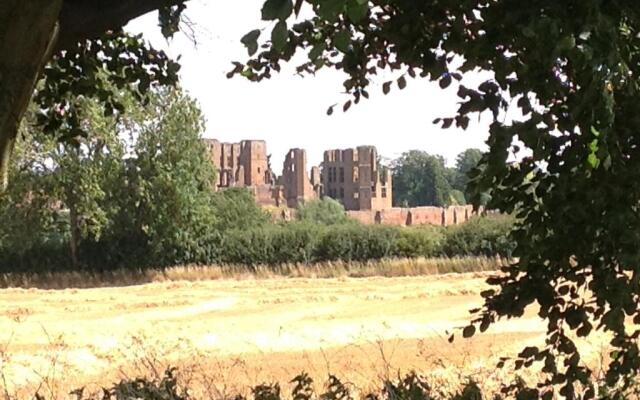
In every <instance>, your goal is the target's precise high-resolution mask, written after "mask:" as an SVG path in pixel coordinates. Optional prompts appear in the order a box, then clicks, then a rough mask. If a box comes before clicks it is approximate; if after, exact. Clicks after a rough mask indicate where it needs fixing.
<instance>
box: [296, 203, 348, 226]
mask: <svg viewBox="0 0 640 400" xmlns="http://www.w3.org/2000/svg"><path fill="white" fill-rule="evenodd" d="M296 218H297V219H298V220H299V221H306V222H313V223H318V224H324V225H334V224H342V223H345V222H348V221H349V220H348V219H347V215H346V212H345V210H344V206H343V205H342V204H340V202H338V201H336V200H334V199H332V198H329V197H325V198H323V199H320V200H311V201H308V202H306V203H304V204H301V205H300V206H299V207H298V210H297V214H296Z"/></svg>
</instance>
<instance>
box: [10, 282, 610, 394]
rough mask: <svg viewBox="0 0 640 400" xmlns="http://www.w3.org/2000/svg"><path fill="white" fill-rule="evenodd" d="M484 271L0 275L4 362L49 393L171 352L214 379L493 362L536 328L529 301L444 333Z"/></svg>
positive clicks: (489, 368) (474, 294)
mask: <svg viewBox="0 0 640 400" xmlns="http://www.w3.org/2000/svg"><path fill="white" fill-rule="evenodd" d="M484 278H485V275H481V274H455V275H443V276H429V277H410V278H362V279H351V278H340V279H272V280H242V281H234V280H219V281H202V282H163V283H153V284H147V285H140V286H133V287H121V288H100V289H78V290H76V289H67V290H51V291H46V290H36V289H27V290H25V289H5V290H0V350H2V358H3V361H0V362H2V365H1V370H2V372H3V374H4V376H5V378H6V380H7V382H10V385H11V389H15V387H19V386H24V387H31V388H33V386H34V385H41V389H40V390H41V391H43V392H45V393H46V392H47V391H48V392H50V396H51V397H56V396H57V395H59V393H66V392H65V391H67V392H68V389H70V388H73V387H78V386H83V385H85V384H86V383H91V384H95V385H100V384H105V383H108V382H111V381H114V380H116V379H118V378H120V377H122V376H123V375H128V374H136V373H140V372H144V373H148V372H149V371H153V369H154V368H156V369H159V368H161V366H164V365H169V364H170V365H179V366H184V367H185V368H189V366H191V369H190V371H191V373H192V374H193V375H196V374H197V375H198V376H200V378H202V379H205V377H206V379H209V380H210V381H215V384H216V385H217V386H216V387H217V388H218V389H217V390H218V392H219V387H221V385H222V382H224V383H225V385H226V384H227V383H228V385H229V386H234V385H245V384H256V383H260V382H261V381H272V380H289V379H291V378H292V377H293V376H294V375H295V374H297V373H298V372H300V371H302V370H306V371H310V372H311V373H312V374H315V375H316V376H318V377H322V376H325V377H326V374H327V373H336V374H341V375H343V376H344V375H346V376H347V378H348V379H350V380H351V381H354V382H355V381H357V382H361V383H363V384H364V383H366V382H367V381H369V382H370V381H372V380H375V378H376V376H381V375H385V374H387V375H389V374H391V375H393V374H396V369H402V370H404V371H406V370H409V369H413V368H415V369H418V370H430V371H432V372H433V371H438V368H440V369H441V370H445V369H446V370H448V369H459V370H460V371H462V370H464V371H470V373H476V372H477V371H479V370H483V371H484V372H485V373H487V374H492V373H494V372H495V371H493V366H494V365H495V362H496V361H497V359H498V357H499V356H501V355H513V354H514V352H516V351H517V350H519V349H521V348H522V346H524V345H525V344H527V343H529V342H532V341H533V342H535V341H540V340H542V338H543V328H544V326H543V325H542V324H541V323H540V321H539V320H538V319H537V317H536V315H535V313H534V312H530V313H528V314H527V316H526V317H525V318H523V319H520V320H517V321H505V322H500V323H499V324H497V325H495V326H494V327H492V328H491V329H490V330H489V332H487V333H486V334H483V335H481V336H479V337H478V338H474V339H473V340H462V339H459V340H456V341H454V343H453V344H449V343H448V341H447V340H446V333H445V332H446V331H447V330H452V329H454V328H456V327H460V326H463V325H465V323H466V322H467V321H468V315H469V314H468V310H469V309H471V308H474V307H477V306H479V305H480V304H481V303H480V302H481V299H480V295H479V293H480V291H481V290H483V289H484V288H485V284H484ZM592 350H593V353H594V354H596V353H597V352H598V351H599V350H600V349H597V348H595V347H594V348H593V349H592ZM196 369H199V371H196ZM63 371H64V372H63ZM449 372H450V371H449ZM43 382H44V383H43ZM0 385H2V383H1V382H0ZM209 390H211V388H209Z"/></svg>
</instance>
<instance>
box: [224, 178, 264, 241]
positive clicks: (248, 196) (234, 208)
mask: <svg viewBox="0 0 640 400" xmlns="http://www.w3.org/2000/svg"><path fill="white" fill-rule="evenodd" d="M212 206H213V209H214V212H215V215H216V225H215V227H216V229H218V230H220V231H227V230H229V229H240V230H246V229H251V228H259V227H261V226H264V225H266V224H267V223H268V222H269V220H270V217H269V214H268V213H267V212H266V211H264V210H263V209H262V208H260V206H258V204H257V203H256V199H255V198H254V197H253V194H252V193H251V192H249V190H248V189H246V188H229V189H226V190H222V191H219V192H216V193H215V194H214V195H213V203H212Z"/></svg>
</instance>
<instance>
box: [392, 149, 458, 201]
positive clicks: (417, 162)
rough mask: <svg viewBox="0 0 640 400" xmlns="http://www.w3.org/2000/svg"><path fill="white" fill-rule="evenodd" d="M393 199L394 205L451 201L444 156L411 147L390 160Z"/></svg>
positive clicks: (450, 189) (450, 188)
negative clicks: (391, 163) (395, 158)
mask: <svg viewBox="0 0 640 400" xmlns="http://www.w3.org/2000/svg"><path fill="white" fill-rule="evenodd" d="M392 169H393V201H394V203H395V204H396V205H397V206H403V207H417V206H437V207H444V206H447V205H450V204H451V191H452V190H453V189H452V187H451V183H450V181H449V180H448V176H447V174H448V171H447V167H446V166H445V161H444V158H443V157H441V156H433V155H430V154H428V153H426V152H424V151H418V150H412V151H409V152H406V153H404V154H403V155H402V156H401V157H400V158H398V159H397V160H394V162H393V165H392Z"/></svg>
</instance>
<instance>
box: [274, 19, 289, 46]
mask: <svg viewBox="0 0 640 400" xmlns="http://www.w3.org/2000/svg"><path fill="white" fill-rule="evenodd" d="M288 38H289V31H288V29H287V23H286V22H285V21H280V22H278V23H277V24H276V26H275V27H274V28H273V30H272V31H271V42H272V43H273V47H274V49H276V50H277V51H281V50H282V49H283V48H284V46H285V45H286V44H287V39H288Z"/></svg>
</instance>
